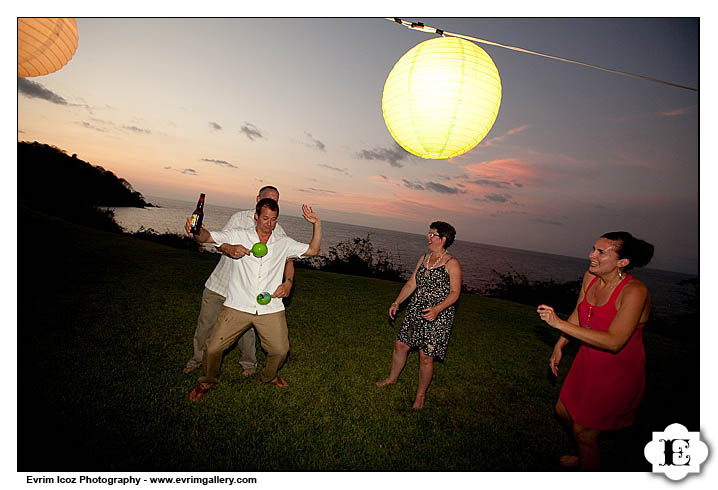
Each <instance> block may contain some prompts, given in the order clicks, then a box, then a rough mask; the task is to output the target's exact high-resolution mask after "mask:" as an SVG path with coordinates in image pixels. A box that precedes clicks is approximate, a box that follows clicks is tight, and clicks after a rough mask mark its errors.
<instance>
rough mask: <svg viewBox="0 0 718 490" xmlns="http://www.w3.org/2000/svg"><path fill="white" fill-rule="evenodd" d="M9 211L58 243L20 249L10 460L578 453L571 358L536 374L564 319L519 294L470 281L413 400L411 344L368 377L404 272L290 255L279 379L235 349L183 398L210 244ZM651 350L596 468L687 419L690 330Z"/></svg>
mask: <svg viewBox="0 0 718 490" xmlns="http://www.w3.org/2000/svg"><path fill="white" fill-rule="evenodd" d="M18 222H19V224H20V231H21V236H24V237H27V236H28V235H29V231H30V230H33V229H39V230H42V232H43V234H47V235H46V236H49V237H51V238H50V240H48V241H47V242H32V243H31V244H28V243H25V244H24V245H20V246H19V247H18V262H17V263H18V281H19V284H18V326H17V328H18V373H17V377H18V471H23V472H29V471H73V472H79V471H131V470H142V471H155V472H160V471H215V472H219V471H243V470H244V471H277V470H281V471H558V470H559V466H558V465H557V460H558V458H559V456H560V455H562V454H565V453H567V452H568V451H570V450H571V449H572V445H571V441H570V439H569V438H568V437H567V435H566V434H565V433H564V432H563V431H562V429H561V428H560V426H559V424H558V423H557V422H556V421H555V420H554V418H553V405H554V403H555V401H556V399H557V396H558V392H559V389H560V386H561V381H562V379H563V377H564V376H565V374H566V372H567V371H568V368H569V366H570V362H571V360H572V356H566V357H565V358H564V360H563V363H562V366H561V367H562V373H561V376H560V377H559V379H558V380H553V379H551V378H552V377H549V376H548V358H549V356H550V354H551V349H552V346H553V343H554V342H555V340H556V338H557V332H556V331H554V330H552V329H550V327H547V326H546V325H545V324H543V323H542V322H541V321H540V320H539V319H538V317H537V315H536V314H535V309H534V308H532V307H529V306H524V305H519V304H515V303H510V302H506V301H501V300H496V299H489V298H483V297H480V296H477V295H468V294H465V295H463V296H462V298H461V300H460V303H459V306H458V310H457V315H456V324H455V326H454V331H453V333H452V338H451V342H450V344H449V350H448V354H447V357H446V360H445V362H444V363H437V364H436V366H435V373H434V380H433V382H432V385H431V387H430V388H429V392H428V394H427V401H426V407H425V410H423V411H420V412H414V411H412V410H411V409H410V407H411V403H412V401H413V397H414V394H415V390H416V383H417V372H418V366H417V360H418V356H417V354H416V353H412V354H411V355H410V356H409V361H408V363H407V366H406V368H405V369H404V372H403V373H402V376H401V378H400V380H399V383H397V384H396V385H394V386H391V387H386V388H382V389H379V388H376V387H375V386H374V382H375V381H377V380H379V379H383V378H384V377H385V376H386V375H387V374H388V371H389V366H390V362H391V350H392V347H393V342H394V338H395V335H396V331H397V329H398V326H399V322H398V321H397V322H396V323H394V324H392V323H390V322H389V321H388V318H387V314H386V311H387V309H388V306H389V304H390V303H391V302H392V301H393V300H394V298H395V297H396V294H397V293H398V291H399V289H400V288H401V284H400V283H396V282H389V281H383V280H376V279H368V278H362V277H355V276H348V275H342V274H334V273H328V272H319V271H314V270H306V269H297V273H296V281H295V286H294V290H293V294H292V297H291V298H290V301H289V304H288V307H287V321H288V324H289V333H290V344H291V352H290V356H289V359H288V361H287V363H286V364H285V366H284V368H283V369H282V371H281V374H282V377H284V378H285V379H286V380H287V381H288V382H289V383H290V385H291V387H290V388H289V389H287V390H279V389H276V388H274V387H271V386H267V385H262V384H260V383H259V382H258V381H257V376H254V377H252V378H249V379H246V378H244V377H242V376H241V368H240V366H239V364H238V358H239V355H238V353H237V352H232V351H230V352H228V353H227V355H226V356H225V360H224V364H223V367H222V374H221V377H220V383H219V385H218V386H217V388H216V389H215V390H213V391H212V392H211V393H210V394H209V395H208V396H207V398H206V399H205V400H204V401H202V402H200V403H197V404H191V403H189V402H188V401H187V399H186V395H187V393H188V392H189V391H190V389H191V388H192V387H193V386H194V385H195V384H196V381H197V376H198V373H197V372H195V373H192V374H189V375H185V374H182V368H183V367H184V365H185V363H186V361H187V359H188V358H189V356H190V355H191V352H192V335H193V332H194V327H195V322H196V318H197V314H198V311H199V306H200V297H201V293H202V288H203V285H204V281H205V280H206V278H207V277H208V276H209V274H210V272H211V271H212V269H213V268H214V265H215V263H216V261H217V257H216V256H209V255H206V254H199V253H194V252H189V251H185V250H180V249H174V248H169V247H165V246H162V245H158V244H155V243H151V242H147V241H143V240H138V239H134V238H130V237H126V236H121V235H115V234H110V233H105V232H102V231H98V230H94V229H91V228H86V227H82V226H79V225H74V224H70V223H67V222H65V221H61V220H59V219H56V218H52V217H47V216H44V215H40V214H37V213H35V212H32V211H29V210H27V209H25V208H21V210H20V214H19V219H18ZM45 247H47V249H46V251H45V252H43V250H42V249H43V248H45ZM400 318H401V316H400V317H399V319H400ZM696 330H697V328H696ZM645 344H646V351H647V355H648V370H649V371H648V373H649V381H648V389H647V394H646V398H645V399H644V404H643V406H642V409H641V410H640V412H639V416H638V420H637V423H636V424H635V425H634V427H632V428H630V429H627V430H624V431H620V432H617V433H612V434H607V435H606V437H604V438H603V439H602V449H603V452H604V462H605V468H606V469H609V470H615V471H626V470H628V471H650V465H649V463H648V462H646V460H645V459H644V457H643V447H644V445H645V444H646V443H647V442H649V441H650V440H651V432H652V431H662V430H663V429H664V428H665V427H666V426H667V425H669V424H671V423H674V422H680V423H682V424H683V425H685V426H686V427H687V428H688V429H689V430H692V431H695V430H699V413H698V410H699V385H698V374H699V359H698V342H697V339H696V340H694V341H693V342H692V343H685V342H682V341H681V342H679V341H677V340H671V339H668V338H666V337H661V336H658V335H652V334H651V333H650V332H647V333H646V338H645ZM258 357H259V361H260V364H261V363H263V360H264V355H263V354H262V353H260V354H259V356H258ZM678 364H680V366H681V370H680V372H678V371H677V370H676V369H675V367H676V365H678ZM39 441H41V443H40V442H39Z"/></svg>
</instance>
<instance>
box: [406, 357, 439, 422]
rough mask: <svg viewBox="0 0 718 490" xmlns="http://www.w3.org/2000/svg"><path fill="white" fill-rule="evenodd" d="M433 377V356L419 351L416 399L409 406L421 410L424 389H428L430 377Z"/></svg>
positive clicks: (424, 393)
mask: <svg viewBox="0 0 718 490" xmlns="http://www.w3.org/2000/svg"><path fill="white" fill-rule="evenodd" d="M433 377H434V358H433V357H432V356H427V355H426V354H424V352H423V351H421V350H420V351H419V384H418V385H417V387H416V400H414V405H412V407H411V408H413V409H414V410H421V409H422V408H424V400H425V399H426V390H427V389H429V385H430V384H431V378H433Z"/></svg>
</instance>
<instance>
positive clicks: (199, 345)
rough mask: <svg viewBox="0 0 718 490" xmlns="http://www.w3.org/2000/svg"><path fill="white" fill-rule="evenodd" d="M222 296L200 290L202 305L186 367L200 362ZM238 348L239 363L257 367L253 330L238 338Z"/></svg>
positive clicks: (192, 366) (208, 290)
mask: <svg viewBox="0 0 718 490" xmlns="http://www.w3.org/2000/svg"><path fill="white" fill-rule="evenodd" d="M223 303H224V296H222V295H221V294H219V293H215V292H214V291H212V290H211V289H207V288H204V291H203V292H202V306H201V308H200V310H199V317H197V328H196V329H195V331H194V339H193V346H194V353H193V354H192V357H191V358H190V360H189V361H187V367H188V368H192V369H194V368H197V367H199V366H200V365H201V364H202V357H203V356H204V343H205V342H207V339H208V338H209V336H210V335H211V334H212V328H214V325H215V323H217V317H218V316H219V313H220V312H221V311H222V306H223ZM238 347H239V350H240V351H241V352H242V356H241V357H240V359H239V365H240V366H242V367H243V368H244V369H257V347H256V345H255V342H254V332H253V331H251V330H250V331H249V332H247V333H246V334H245V335H242V337H241V338H240V339H239V345H238Z"/></svg>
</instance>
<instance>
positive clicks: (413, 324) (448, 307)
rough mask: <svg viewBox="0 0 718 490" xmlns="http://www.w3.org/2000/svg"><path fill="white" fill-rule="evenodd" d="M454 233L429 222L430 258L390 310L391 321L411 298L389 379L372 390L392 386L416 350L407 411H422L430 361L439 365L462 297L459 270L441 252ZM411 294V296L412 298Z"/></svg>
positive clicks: (446, 226)
mask: <svg viewBox="0 0 718 490" xmlns="http://www.w3.org/2000/svg"><path fill="white" fill-rule="evenodd" d="M455 236H456V230H454V227H453V226H451V225H450V224H448V223H444V222H443V221H434V222H433V223H431V225H430V227H429V233H428V234H427V235H426V239H427V241H428V248H429V253H427V254H425V255H423V256H422V257H421V258H420V259H419V261H418V262H417V264H416V267H415V268H414V272H413V273H412V275H411V278H410V279H409V280H408V281H406V284H404V287H403V288H401V291H400V292H399V296H397V297H396V300H395V301H394V302H393V303H392V304H391V306H390V307H389V317H390V318H391V319H392V320H393V319H394V318H395V316H396V312H397V310H398V309H399V304H400V303H401V302H402V301H404V300H405V299H407V298H408V297H410V296H411V301H409V306H408V308H407V310H406V314H405V315H404V320H403V321H402V323H401V328H400V329H399V333H398V335H397V337H396V341H395V342H394V351H393V352H392V356H391V371H390V373H389V376H388V377H387V378H386V379H384V380H382V381H377V383H376V385H377V386H385V385H390V384H394V383H396V381H397V380H398V379H399V374H400V373H401V370H402V369H404V365H405V364H406V358H407V357H408V355H409V351H410V350H411V349H418V350H419V383H418V386H417V389H416V399H415V400H414V404H413V406H412V408H413V409H414V410H421V409H422V408H424V399H425V398H426V390H427V388H429V384H430V383H431V378H432V377H433V375H434V358H435V357H436V358H438V359H440V360H443V359H444V357H445V356H446V347H447V346H448V344H449V337H450V335H451V327H452V326H453V325H454V303H456V300H458V299H459V294H460V293H461V265H460V264H459V261H458V260H457V259H456V257H453V256H452V255H449V254H447V252H446V249H447V248H449V247H450V246H451V244H452V243H454V237H455ZM412 294H413V296H412Z"/></svg>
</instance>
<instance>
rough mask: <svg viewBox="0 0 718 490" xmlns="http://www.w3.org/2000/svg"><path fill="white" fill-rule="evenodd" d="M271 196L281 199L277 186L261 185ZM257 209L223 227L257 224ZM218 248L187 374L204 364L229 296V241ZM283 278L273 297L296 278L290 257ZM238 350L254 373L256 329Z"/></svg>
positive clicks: (241, 213)
mask: <svg viewBox="0 0 718 490" xmlns="http://www.w3.org/2000/svg"><path fill="white" fill-rule="evenodd" d="M265 197H268V198H270V199H274V200H275V201H277V202H279V191H278V190H277V188H276V187H274V186H271V185H267V186H264V187H262V188H261V189H259V192H258V193H257V200H256V201H255V202H259V200H260V199H264V198H265ZM254 212H255V209H247V210H246V211H239V212H237V213H234V214H233V215H232V216H231V217H230V218H229V221H227V224H226V225H224V228H222V231H227V230H231V229H232V228H250V229H251V228H254V226H255V223H254ZM273 233H274V235H275V236H277V237H281V236H287V234H286V233H285V232H284V229H283V228H282V226H281V225H279V224H277V227H276V228H275V229H274V232H273ZM217 245H218V246H217V249H218V250H219V251H220V252H222V257H221V258H220V259H219V263H218V264H217V267H215V268H214V271H212V274H211V275H210V276H209V278H208V279H207V282H206V283H205V285H204V291H203V292H202V306H201V307H200V310H199V316H198V317H197V328H195V331H194V339H193V346H194V352H193V353H192V357H191V358H190V359H189V361H187V365H186V366H185V368H184V370H183V372H184V373H185V374H187V373H191V372H192V371H194V370H195V369H197V368H198V367H200V366H201V365H202V349H203V348H204V343H205V342H206V341H207V339H208V338H209V335H210V334H211V333H212V328H214V324H215V322H216V321H217V316H219V312H220V311H221V310H222V305H223V304H224V300H225V299H226V297H227V287H228V285H229V270H230V268H231V263H232V261H233V260H235V259H233V258H231V257H229V256H228V255H226V253H227V252H226V250H229V249H228V248H227V245H228V244H225V243H220V244H217ZM284 278H285V279H284V282H283V283H282V285H281V286H280V288H281V289H277V291H275V292H274V295H273V296H274V297H276V298H284V297H287V296H289V292H290V291H291V289H292V284H293V281H294V263H293V262H292V261H291V260H287V262H286V264H285V266H284ZM238 344H239V350H240V352H241V353H242V355H241V357H240V359H239V365H240V366H242V369H243V371H242V374H243V375H244V376H251V375H253V374H254V373H255V372H257V348H256V346H255V340H254V332H253V331H252V330H249V331H247V332H246V334H245V335H242V336H241V337H240V338H239V342H238Z"/></svg>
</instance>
